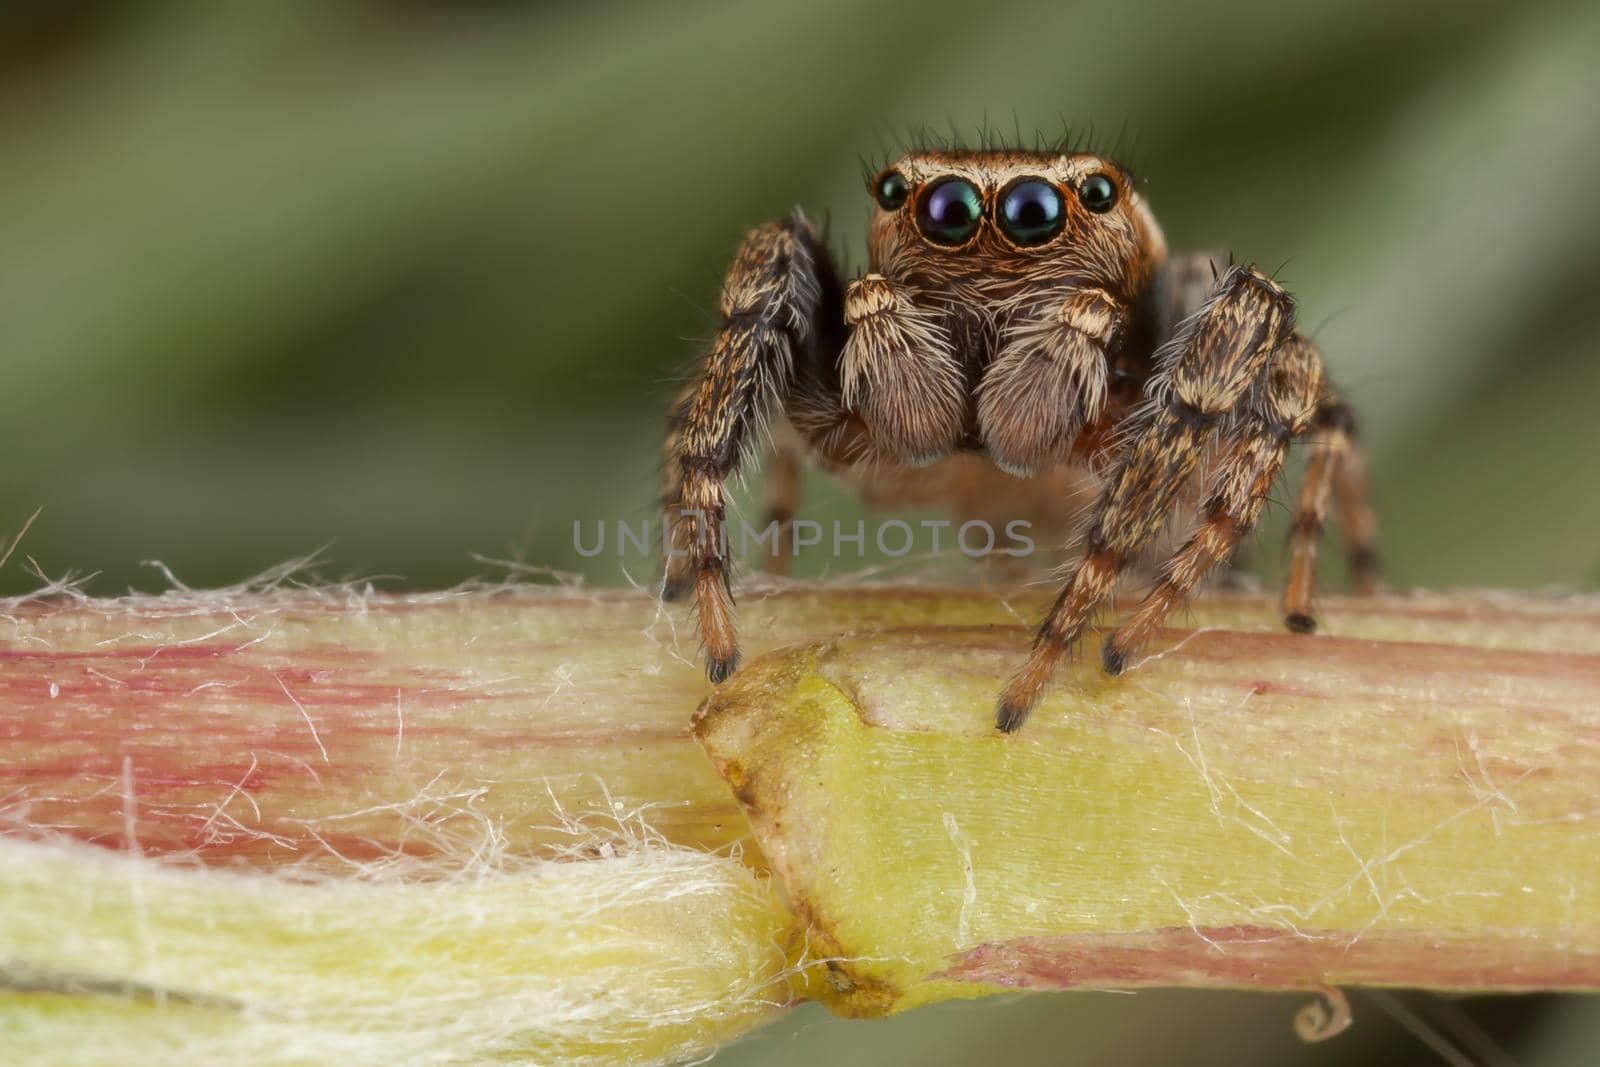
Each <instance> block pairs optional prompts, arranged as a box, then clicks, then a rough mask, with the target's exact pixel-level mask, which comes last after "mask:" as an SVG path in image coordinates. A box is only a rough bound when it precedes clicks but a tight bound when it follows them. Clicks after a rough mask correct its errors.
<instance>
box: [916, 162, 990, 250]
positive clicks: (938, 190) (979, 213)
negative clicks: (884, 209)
mask: <svg viewBox="0 0 1600 1067" xmlns="http://www.w3.org/2000/svg"><path fill="white" fill-rule="evenodd" d="M982 217H983V197H981V196H979V195H978V190H977V187H976V186H974V185H973V184H972V183H971V182H969V181H966V180H965V179H962V178H946V179H945V180H944V181H942V182H939V183H937V184H936V185H934V186H933V187H932V188H931V189H929V190H928V193H927V195H926V196H924V197H923V198H922V202H921V203H920V204H919V205H918V206H917V226H918V228H920V229H921V230H922V232H923V233H924V234H926V235H927V237H928V239H929V240H930V241H934V242H937V243H938V244H942V245H959V244H965V243H966V241H967V238H969V237H971V236H972V235H973V234H974V233H976V232H977V230H978V220H979V219H981V218H982Z"/></svg>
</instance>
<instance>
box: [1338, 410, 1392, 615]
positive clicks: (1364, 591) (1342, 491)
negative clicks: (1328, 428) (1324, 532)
mask: <svg viewBox="0 0 1600 1067" xmlns="http://www.w3.org/2000/svg"><path fill="white" fill-rule="evenodd" d="M1341 410H1345V417H1344V427H1345V436H1346V437H1347V438H1348V439H1349V442H1350V446H1349V447H1348V448H1346V449H1345V453H1344V457H1343V458H1342V459H1341V460H1340V462H1339V465H1338V467H1337V468H1336V469H1335V470H1334V485H1333V489H1334V500H1335V502H1336V503H1337V504H1338V506H1339V526H1340V528H1341V530H1342V532H1343V534H1344V544H1345V558H1346V559H1347V560H1348V561H1349V564H1350V587H1351V588H1352V589H1354V590H1355V591H1356V592H1357V593H1360V594H1361V595H1362V596H1371V595H1372V594H1373V593H1376V592H1377V591H1378V583H1379V581H1380V578H1381V575H1382V565H1381V563H1380V562H1379V557H1378V518H1377V515H1376V513H1375V512H1374V511H1373V508H1372V494H1371V490H1370V488H1369V486H1368V483H1367V463H1366V459H1365V457H1364V456H1363V455H1362V453H1361V442H1360V441H1359V440H1358V438H1357V436H1356V426H1355V420H1354V419H1353V418H1351V417H1350V415H1349V412H1348V410H1347V409H1341Z"/></svg>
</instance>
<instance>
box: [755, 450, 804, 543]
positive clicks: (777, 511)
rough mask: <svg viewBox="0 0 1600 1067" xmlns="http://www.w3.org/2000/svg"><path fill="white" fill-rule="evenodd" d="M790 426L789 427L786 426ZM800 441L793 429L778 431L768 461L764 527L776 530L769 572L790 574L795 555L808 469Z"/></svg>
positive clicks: (774, 531)
mask: <svg viewBox="0 0 1600 1067" xmlns="http://www.w3.org/2000/svg"><path fill="white" fill-rule="evenodd" d="M786 430H787V428H786ZM802 458H803V456H802V452H801V447H800V443H799V442H798V441H796V440H794V434H793V431H788V432H783V433H779V432H774V433H773V442H772V454H771V456H770V457H769V459H768V463H767V485H766V491H767V514H766V520H767V521H766V523H765V524H764V529H766V530H772V531H773V533H774V536H773V542H772V552H771V553H770V554H769V555H768V556H767V560H766V564H765V568H766V571H767V573H768V574H788V573H789V562H790V560H791V559H792V558H793V556H794V549H793V545H792V544H791V542H792V541H793V538H794V533H793V531H794V517H795V513H796V512H797V511H798V510H799V505H800V476H801V473H802V471H803V469H804V463H803V462H802Z"/></svg>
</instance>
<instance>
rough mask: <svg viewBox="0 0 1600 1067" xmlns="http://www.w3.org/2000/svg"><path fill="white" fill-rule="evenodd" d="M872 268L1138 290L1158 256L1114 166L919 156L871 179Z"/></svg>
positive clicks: (1037, 158)
mask: <svg viewBox="0 0 1600 1067" xmlns="http://www.w3.org/2000/svg"><path fill="white" fill-rule="evenodd" d="M869 191H870V192H871V194H872V197H873V200H874V201H875V202H876V205H877V206H876V210H874V211H873V215H872V223H871V227H870V230H869V233H868V238H867V247H868V253H869V256H870V259H871V264H872V269H873V270H875V271H880V272H882V273H886V274H891V275H892V274H897V273H902V272H917V273H924V274H927V275H931V276H932V277H934V278H946V279H952V280H954V279H965V280H979V279H980V278H981V276H983V275H986V274H993V275H997V276H1001V277H1006V278H1013V279H1014V278H1018V277H1021V276H1028V275H1034V274H1045V275H1056V276H1069V275H1070V276H1075V277H1079V278H1083V279H1092V280H1093V281H1094V282H1096V283H1097V284H1102V285H1108V286H1119V287H1123V286H1138V285H1142V284H1143V282H1144V281H1145V280H1147V279H1148V278H1149V277H1150V275H1151V274H1153V273H1154V271H1155V269H1156V268H1157V267H1158V266H1160V264H1161V262H1162V261H1163V260H1164V259H1165V258H1166V243H1165V241H1164V239H1163V238H1162V236H1161V229H1160V227H1159V226H1157V225H1156V221H1155V218H1154V216H1152V215H1151V213H1150V209H1149V208H1148V207H1147V206H1146V205H1145V202H1144V200H1143V199H1142V198H1141V197H1140V196H1139V193H1138V191H1137V189H1136V188H1135V187H1134V181H1133V177H1132V175H1131V174H1129V173H1128V171H1127V169H1126V168H1124V167H1123V166H1122V165H1121V164H1119V163H1117V162H1115V161H1114V160H1110V159H1106V158H1104V157H1102V156H1097V155H1093V154H1089V153H1082V152H1069V153H1062V152H1017V151H924V152H913V153H911V154H909V155H906V156H904V157H902V158H901V159H900V160H898V161H897V162H895V163H894V165H893V166H891V167H889V168H888V169H887V170H884V171H881V172H879V173H878V174H877V175H876V176H875V177H874V178H873V179H872V181H871V182H870V184H869Z"/></svg>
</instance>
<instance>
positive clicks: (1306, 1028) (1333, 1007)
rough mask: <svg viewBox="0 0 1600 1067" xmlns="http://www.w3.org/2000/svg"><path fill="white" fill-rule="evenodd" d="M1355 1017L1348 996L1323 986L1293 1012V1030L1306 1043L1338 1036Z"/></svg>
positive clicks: (1347, 1027)
mask: <svg viewBox="0 0 1600 1067" xmlns="http://www.w3.org/2000/svg"><path fill="white" fill-rule="evenodd" d="M1354 1021H1355V1017H1354V1016H1352V1015H1351V1014H1350V998H1349V997H1347V996H1345V995H1344V991H1343V990H1339V989H1334V988H1333V987H1331V986H1323V987H1322V988H1321V989H1319V990H1317V995H1316V999H1314V1000H1312V1001H1311V1002H1310V1003H1309V1004H1306V1005H1305V1006H1303V1007H1302V1008H1301V1009H1300V1010H1299V1011H1297V1012H1295V1013H1294V1032H1295V1036H1297V1037H1298V1038H1300V1040H1301V1041H1304V1042H1305V1043H1306V1044H1308V1045H1314V1044H1316V1043H1317V1042H1319V1041H1326V1040H1328V1039H1329V1038H1330V1037H1338V1036H1339V1035H1340V1034H1342V1033H1344V1032H1345V1031H1346V1030H1348V1029H1350V1024H1351V1023H1352V1022H1354Z"/></svg>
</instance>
